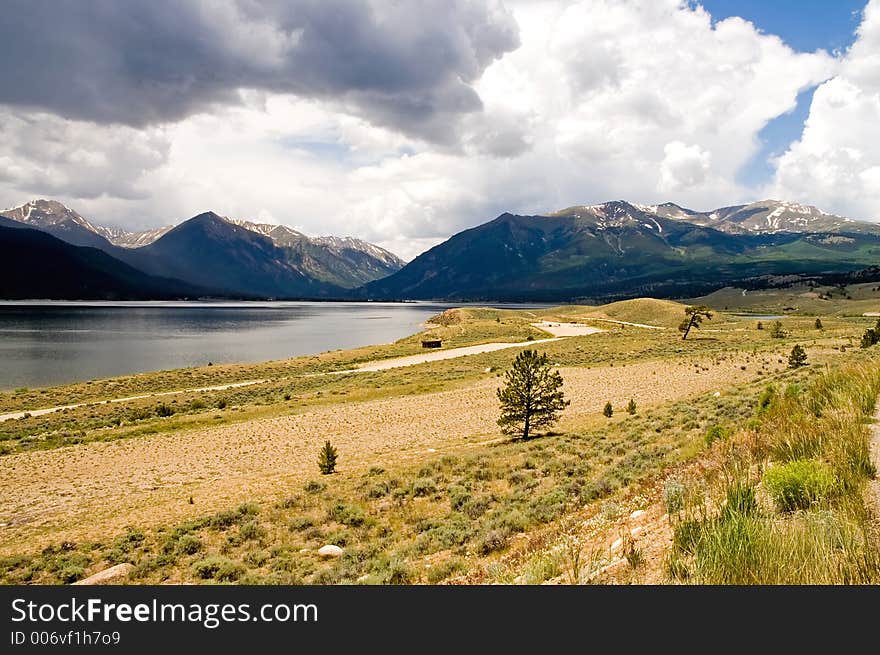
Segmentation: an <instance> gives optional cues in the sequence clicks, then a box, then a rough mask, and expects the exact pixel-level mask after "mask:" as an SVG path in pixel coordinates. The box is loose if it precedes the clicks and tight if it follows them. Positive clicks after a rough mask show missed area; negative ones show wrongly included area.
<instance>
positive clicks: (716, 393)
mask: <svg viewBox="0 0 880 655" xmlns="http://www.w3.org/2000/svg"><path fill="white" fill-rule="evenodd" d="M712 395H713V396H715V397H716V398H720V397H721V392H720V391H716V392H715V393H713V394H712Z"/></svg>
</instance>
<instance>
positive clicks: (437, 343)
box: [422, 339, 443, 348]
mask: <svg viewBox="0 0 880 655" xmlns="http://www.w3.org/2000/svg"><path fill="white" fill-rule="evenodd" d="M442 346H443V341H442V340H440V339H422V348H441V347H442Z"/></svg>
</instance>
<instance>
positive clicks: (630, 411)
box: [626, 398, 636, 415]
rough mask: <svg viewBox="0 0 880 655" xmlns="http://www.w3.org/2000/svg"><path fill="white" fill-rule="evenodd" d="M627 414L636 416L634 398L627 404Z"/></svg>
mask: <svg viewBox="0 0 880 655" xmlns="http://www.w3.org/2000/svg"><path fill="white" fill-rule="evenodd" d="M626 413H627V414H630V415H634V414H635V413H636V401H635V400H633V399H632V398H630V399H629V402H628V403H627V404H626Z"/></svg>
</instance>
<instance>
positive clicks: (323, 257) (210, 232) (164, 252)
mask: <svg viewBox="0 0 880 655" xmlns="http://www.w3.org/2000/svg"><path fill="white" fill-rule="evenodd" d="M0 217H2V218H4V219H5V220H4V222H3V223H2V224H3V225H4V226H6V227H17V228H21V229H28V228H30V229H32V230H36V231H40V232H44V233H46V234H49V235H51V236H53V237H55V238H56V239H58V240H60V241H62V242H63V243H64V244H66V245H67V246H70V247H80V248H83V247H85V248H92V249H96V250H98V251H101V252H102V253H104V254H105V255H108V256H109V257H111V258H113V259H114V260H116V261H117V262H119V263H122V264H125V265H127V266H128V267H130V268H133V269H135V270H136V271H139V272H141V273H143V274H146V275H147V276H149V277H150V278H156V277H159V278H165V279H166V280H168V281H169V283H168V284H167V285H166V288H167V290H168V291H169V292H170V295H175V294H174V292H173V291H172V290H174V291H180V290H186V294H185V295H187V296H191V295H193V294H195V295H196V296H218V297H238V298H340V297H344V296H346V295H347V294H348V290H349V289H352V288H354V287H358V286H360V285H362V284H364V283H365V282H369V281H371V280H374V279H377V278H380V277H385V276H387V275H389V274H390V273H393V272H395V271H397V270H399V269H400V268H401V267H402V266H403V264H404V262H403V261H402V260H400V259H399V258H398V257H397V256H395V255H393V254H392V253H390V252H388V251H387V250H384V249H382V248H379V247H378V246H375V245H373V244H370V243H366V242H364V241H361V240H359V239H354V238H351V237H347V238H338V237H308V236H306V235H304V234H301V233H299V232H297V231H295V230H293V229H291V228H288V227H285V226H280V225H268V224H260V223H254V222H249V221H236V220H232V219H229V218H226V217H223V216H219V215H218V214H215V213H213V212H206V213H203V214H199V215H198V216H194V217H193V218H191V219H189V220H187V221H185V222H183V223H181V224H180V225H176V226H169V227H164V228H160V229H156V230H149V231H145V232H128V231H125V230H121V229H117V228H107V227H103V226H98V225H95V224H93V223H92V222H90V221H88V220H86V219H85V218H83V217H82V216H80V215H79V214H78V213H77V212H75V211H73V210H71V209H69V208H68V207H65V206H64V205H62V204H61V203H59V202H57V201H54V200H34V201H31V202H29V203H27V204H25V205H22V206H21V207H15V208H13V209H9V210H6V211H3V212H0ZM5 238H6V239H8V238H9V235H8V234H6V235H5ZM37 243H48V242H46V241H34V245H36V244H37ZM53 252H54V253H55V254H56V255H57V253H58V252H59V246H58V245H57V244H53ZM68 254H69V255H70V260H71V261H85V260H88V261H91V259H92V255H91V254H84V253H82V252H79V253H76V252H74V251H72V250H71V251H69V252H68ZM35 274H36V275H39V271H37V272H36V273H35ZM83 274H84V275H87V274H88V272H87V271H84V272H83ZM21 286H22V285H21V283H20V282H15V281H12V280H4V281H2V282H0V296H2V297H16V298H18V297H22V296H21V294H20V291H19V287H21ZM41 288H46V289H47V293H49V295H48V296H46V297H59V298H68V297H71V296H70V294H69V289H67V288H66V287H65V290H59V292H58V294H53V293H52V292H51V290H50V287H41ZM120 288H129V289H130V291H131V294H132V297H144V296H145V295H146V296H149V295H150V292H149V289H151V288H152V287H150V285H147V287H146V288H145V289H143V290H141V291H138V290H135V289H131V288H130V287H128V286H126V285H122V286H120V285H118V284H111V285H109V286H108V288H107V297H114V298H115V297H118V291H119V289H120ZM98 295H99V296H100V294H98ZM165 295H168V294H165ZM74 297H75V296H74ZM90 297H92V296H90Z"/></svg>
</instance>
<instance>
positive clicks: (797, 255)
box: [360, 200, 880, 302]
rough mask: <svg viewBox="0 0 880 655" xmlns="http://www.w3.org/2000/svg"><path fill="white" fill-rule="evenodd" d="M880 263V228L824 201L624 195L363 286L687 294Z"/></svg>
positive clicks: (467, 295) (437, 251) (463, 246)
mask: <svg viewBox="0 0 880 655" xmlns="http://www.w3.org/2000/svg"><path fill="white" fill-rule="evenodd" d="M878 261H880V226H878V225H876V224H873V223H864V222H858V221H853V220H849V219H845V218H841V217H838V216H833V215H831V214H827V213H825V212H822V211H820V210H818V209H816V208H815V207H809V206H805V205H798V204H795V203H786V202H780V201H775V200H768V201H762V202H757V203H753V204H749V205H736V206H732V207H725V208H722V209H717V210H713V211H709V212H698V211H694V210H691V209H686V208H683V207H679V206H678V205H675V204H672V203H666V204H663V205H651V206H648V205H635V204H631V203H628V202H626V201H623V200H618V201H613V202H607V203H603V204H600V205H589V206H577V207H569V208H567V209H563V210H561V211H557V212H553V213H551V214H546V215H536V216H519V215H515V214H509V213H505V214H502V215H500V216H498V217H497V218H496V219H494V220H493V221H490V222H488V223H485V224H483V225H480V226H478V227H475V228H472V229H469V230H465V231H463V232H460V233H458V234H456V235H454V236H453V237H451V238H450V239H448V240H447V241H445V242H443V243H441V244H440V245H438V246H435V247H434V248H432V249H430V250H429V251H427V252H425V253H423V254H421V255H419V256H418V257H416V258H415V259H414V260H413V261H411V262H410V263H409V264H407V265H406V266H405V267H404V268H402V269H401V270H400V271H398V272H396V273H394V274H392V275H390V276H388V277H386V278H383V279H380V280H376V281H374V282H370V283H368V284H366V285H365V286H364V287H363V288H362V289H361V290H360V292H361V293H362V295H363V296H364V297H368V298H388V297H392V298H413V299H438V300H439V299H444V300H456V301H457V300H508V301H513V300H529V301H554V302H555V301H569V300H578V299H581V300H584V299H586V300H591V301H592V300H596V301H600V300H601V301H607V300H614V299H620V298H627V297H636V296H649V295H650V296H655V297H689V296H694V295H698V294H700V293H705V292H709V291H712V290H715V289H718V288H720V287H722V286H725V285H730V284H736V283H748V282H749V281H752V280H756V279H759V278H762V277H767V276H778V275H790V274H806V275H809V274H824V273H843V272H847V271H853V270H859V269H863V268H866V267H868V266H871V265H872V264H876V263H877V262H878Z"/></svg>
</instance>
